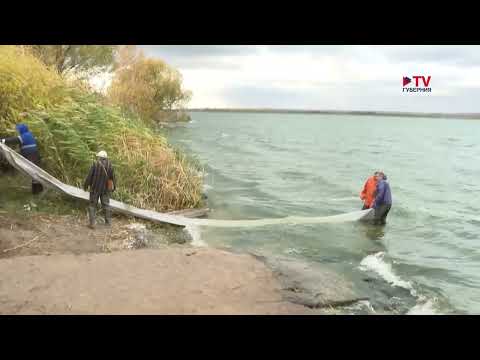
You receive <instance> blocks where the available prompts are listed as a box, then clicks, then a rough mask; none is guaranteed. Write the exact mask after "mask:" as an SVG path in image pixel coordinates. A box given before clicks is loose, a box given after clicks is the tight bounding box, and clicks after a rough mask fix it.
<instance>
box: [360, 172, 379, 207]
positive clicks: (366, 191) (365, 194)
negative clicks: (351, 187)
mask: <svg viewBox="0 0 480 360" xmlns="http://www.w3.org/2000/svg"><path fill="white" fill-rule="evenodd" d="M377 174H378V171H375V173H374V174H373V176H370V177H369V178H368V179H367V181H366V182H365V185H363V190H362V192H361V193H360V199H362V200H363V208H362V210H366V209H370V208H371V207H372V205H373V201H374V200H375V190H376V189H377V178H376V176H377Z"/></svg>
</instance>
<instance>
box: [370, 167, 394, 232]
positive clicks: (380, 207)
mask: <svg viewBox="0 0 480 360" xmlns="http://www.w3.org/2000/svg"><path fill="white" fill-rule="evenodd" d="M376 177H377V190H376V192H375V200H374V201H373V205H372V208H374V209H375V218H374V220H373V223H374V224H375V225H385V224H386V223H387V215H388V212H389V211H390V209H391V208H392V192H391V191H390V185H389V184H388V182H387V177H386V176H385V174H384V173H383V172H381V171H379V172H378V173H377V176H376Z"/></svg>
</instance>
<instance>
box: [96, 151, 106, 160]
mask: <svg viewBox="0 0 480 360" xmlns="http://www.w3.org/2000/svg"><path fill="white" fill-rule="evenodd" d="M97 157H99V158H103V159H107V158H108V156H107V152H106V151H103V150H102V151H100V152H99V153H98V154H97Z"/></svg>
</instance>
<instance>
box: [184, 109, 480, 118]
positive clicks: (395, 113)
mask: <svg viewBox="0 0 480 360" xmlns="http://www.w3.org/2000/svg"><path fill="white" fill-rule="evenodd" d="M185 111H192V112H195V111H219V112H220V111H224V112H271V113H310V114H355V115H392V116H417V117H418V116H427V117H432V116H433V117H446V116H449V117H454V116H457V117H468V118H473V117H474V118H479V119H480V113H479V112H463V113H461V112H452V113H447V112H418V111H416V112H414V111H384V110H320V109H282V108H219V107H218V108H217V107H201V108H200V107H196V108H188V109H185Z"/></svg>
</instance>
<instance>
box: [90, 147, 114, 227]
mask: <svg viewBox="0 0 480 360" xmlns="http://www.w3.org/2000/svg"><path fill="white" fill-rule="evenodd" d="M88 188H90V202H89V206H88V218H89V224H88V226H89V227H90V228H91V229H94V228H95V213H96V210H97V204H98V199H100V201H101V203H102V207H103V210H104V211H105V225H107V226H110V225H111V223H112V211H111V209H110V194H111V193H112V192H113V191H115V190H116V180H115V172H114V170H113V166H112V163H111V162H110V161H109V160H108V156H107V153H106V152H105V151H100V152H99V153H98V154H97V160H96V161H95V162H94V163H93V164H92V167H91V168H90V171H89V173H88V175H87V178H86V179H85V183H84V185H83V189H84V190H85V191H87V190H88Z"/></svg>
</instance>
